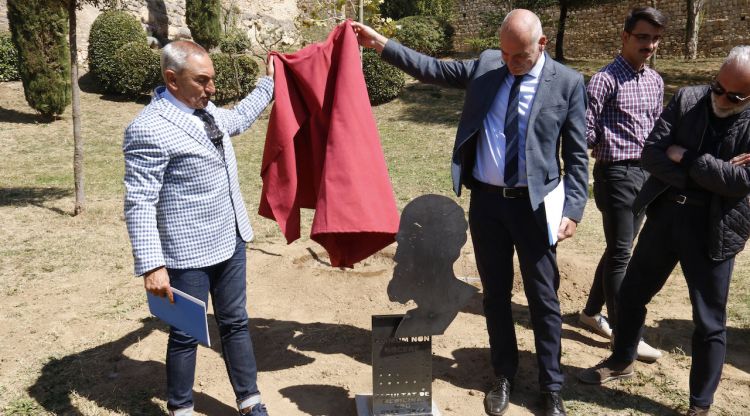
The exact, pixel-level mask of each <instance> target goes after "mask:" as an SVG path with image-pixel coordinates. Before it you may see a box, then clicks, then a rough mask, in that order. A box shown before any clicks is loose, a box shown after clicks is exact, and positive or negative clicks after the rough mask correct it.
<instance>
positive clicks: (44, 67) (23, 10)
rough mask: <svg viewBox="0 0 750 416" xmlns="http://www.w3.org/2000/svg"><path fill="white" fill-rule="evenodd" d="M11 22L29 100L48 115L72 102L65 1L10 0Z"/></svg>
mask: <svg viewBox="0 0 750 416" xmlns="http://www.w3.org/2000/svg"><path fill="white" fill-rule="evenodd" d="M8 22H9V23H10V28H11V34H12V38H13V43H14V44H15V45H16V48H17V50H18V54H19V56H18V57H19V62H20V65H19V68H18V72H19V74H20V75H21V81H23V93H24V95H25V96H26V102H28V103H29V105H30V106H31V107H32V108H33V109H35V110H37V111H39V112H40V113H42V115H44V116H46V117H51V116H53V115H59V114H62V112H63V111H65V107H67V106H68V104H70V50H69V49H68V13H67V10H66V9H65V5H64V4H63V2H57V1H47V0H9V1H8Z"/></svg>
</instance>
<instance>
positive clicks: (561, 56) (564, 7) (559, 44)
mask: <svg viewBox="0 0 750 416" xmlns="http://www.w3.org/2000/svg"><path fill="white" fill-rule="evenodd" d="M567 19H568V0H560V19H559V20H558V21H557V37H556V38H555V60H556V61H558V62H564V61H565V49H564V43H565V21H566V20H567Z"/></svg>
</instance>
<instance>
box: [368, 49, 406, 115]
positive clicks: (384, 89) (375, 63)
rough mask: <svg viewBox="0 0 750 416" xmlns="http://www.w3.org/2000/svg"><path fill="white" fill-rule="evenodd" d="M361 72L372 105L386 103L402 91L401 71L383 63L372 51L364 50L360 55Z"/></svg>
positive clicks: (402, 78) (402, 76) (402, 77)
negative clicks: (363, 75) (363, 74)
mask: <svg viewBox="0 0 750 416" xmlns="http://www.w3.org/2000/svg"><path fill="white" fill-rule="evenodd" d="M362 70H363V72H364V73H365V83H366V84H367V94H368V95H369V96H370V104H372V105H379V104H383V103H387V102H388V101H391V100H393V99H394V98H396V97H398V96H399V94H401V90H403V89H404V82H405V80H404V74H403V73H402V72H401V70H399V69H397V68H396V67H394V66H391V65H389V64H387V63H385V62H383V61H382V60H381V59H380V57H379V56H378V54H377V53H376V52H375V51H373V50H372V49H365V50H364V52H363V53H362Z"/></svg>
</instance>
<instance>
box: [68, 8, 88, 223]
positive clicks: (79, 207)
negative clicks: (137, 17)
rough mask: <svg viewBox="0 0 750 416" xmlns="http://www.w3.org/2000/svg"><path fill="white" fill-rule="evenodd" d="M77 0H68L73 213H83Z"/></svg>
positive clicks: (84, 204)
mask: <svg viewBox="0 0 750 416" xmlns="http://www.w3.org/2000/svg"><path fill="white" fill-rule="evenodd" d="M76 3H77V1H76V0H69V1H68V14H69V16H68V22H69V24H70V33H68V39H69V42H70V87H71V93H72V99H73V103H72V104H73V107H72V110H73V148H74V150H73V181H74V182H75V192H76V202H75V207H74V208H73V215H78V214H81V213H83V211H84V209H85V208H86V197H85V194H84V192H83V136H81V89H80V87H79V86H78V41H77V40H76Z"/></svg>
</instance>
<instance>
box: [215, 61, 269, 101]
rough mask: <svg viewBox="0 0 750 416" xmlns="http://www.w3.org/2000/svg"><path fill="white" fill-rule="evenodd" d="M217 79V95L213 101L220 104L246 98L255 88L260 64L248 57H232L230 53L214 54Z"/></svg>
mask: <svg viewBox="0 0 750 416" xmlns="http://www.w3.org/2000/svg"><path fill="white" fill-rule="evenodd" d="M211 60H212V61H213V62H214V71H215V72H216V78H215V79H214V85H216V94H214V96H213V100H214V101H215V102H217V103H219V104H225V103H227V102H229V101H232V100H236V99H240V98H245V96H246V95H247V94H249V93H250V91H252V90H253V88H255V80H256V78H257V77H258V63H257V62H255V60H253V58H251V57H250V56H248V55H236V56H232V55H230V54H228V53H212V54H211Z"/></svg>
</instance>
